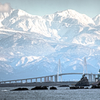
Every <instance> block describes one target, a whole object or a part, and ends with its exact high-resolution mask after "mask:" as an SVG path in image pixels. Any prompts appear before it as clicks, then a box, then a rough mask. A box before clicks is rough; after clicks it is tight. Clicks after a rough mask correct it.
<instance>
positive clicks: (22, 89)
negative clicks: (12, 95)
mask: <svg viewBox="0 0 100 100" xmlns="http://www.w3.org/2000/svg"><path fill="white" fill-rule="evenodd" d="M25 90H28V89H27V88H17V89H13V90H11V91H25Z"/></svg>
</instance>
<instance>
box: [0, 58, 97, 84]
mask: <svg viewBox="0 0 100 100" xmlns="http://www.w3.org/2000/svg"><path fill="white" fill-rule="evenodd" d="M85 70H86V73H85ZM63 75H85V76H86V77H87V78H88V80H89V82H96V76H98V74H92V73H87V63H86V58H84V68H83V73H62V72H61V64H60V60H59V63H58V70H57V74H55V75H48V76H40V77H33V78H26V79H17V80H8V81H1V82H0V84H12V83H13V84H17V83H18V84H19V83H20V84H27V83H38V82H40V83H43V82H44V83H47V82H54V83H57V82H64V81H63V80H62V76H63ZM59 78H60V79H61V80H59ZM69 83H70V82H69ZM72 83H75V82H74V81H73V82H72Z"/></svg>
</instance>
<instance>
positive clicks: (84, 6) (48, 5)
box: [0, 0, 100, 18]
mask: <svg viewBox="0 0 100 100" xmlns="http://www.w3.org/2000/svg"><path fill="white" fill-rule="evenodd" d="M0 3H1V4H4V3H9V4H10V5H11V7H12V8H14V9H22V10H24V11H26V12H28V13H30V14H32V15H39V16H43V15H47V14H53V13H55V12H56V11H63V10H67V9H73V10H76V11H77V12H79V13H82V14H86V15H88V16H89V17H91V18H93V17H95V16H96V15H98V14H100V0H0Z"/></svg>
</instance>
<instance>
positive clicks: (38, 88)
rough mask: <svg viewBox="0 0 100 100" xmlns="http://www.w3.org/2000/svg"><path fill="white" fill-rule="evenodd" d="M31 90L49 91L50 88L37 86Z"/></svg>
mask: <svg viewBox="0 0 100 100" xmlns="http://www.w3.org/2000/svg"><path fill="white" fill-rule="evenodd" d="M31 90H48V88H47V87H46V86H36V87H34V88H32V89H31Z"/></svg>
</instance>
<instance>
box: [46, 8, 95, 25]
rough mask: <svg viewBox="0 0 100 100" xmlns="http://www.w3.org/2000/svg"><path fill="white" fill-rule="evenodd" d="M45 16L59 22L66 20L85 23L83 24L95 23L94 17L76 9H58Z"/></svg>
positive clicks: (66, 21) (67, 21)
mask: <svg viewBox="0 0 100 100" xmlns="http://www.w3.org/2000/svg"><path fill="white" fill-rule="evenodd" d="M44 18H46V19H48V20H53V21H59V22H65V23H69V24H70V23H71V24H78V23H79V24H83V25H88V24H93V25H94V24H95V23H94V21H93V20H92V18H90V17H88V16H87V15H85V14H81V13H78V12H77V11H75V10H71V9H68V10H65V11H58V12H56V13H54V14H51V15H46V16H44Z"/></svg>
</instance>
